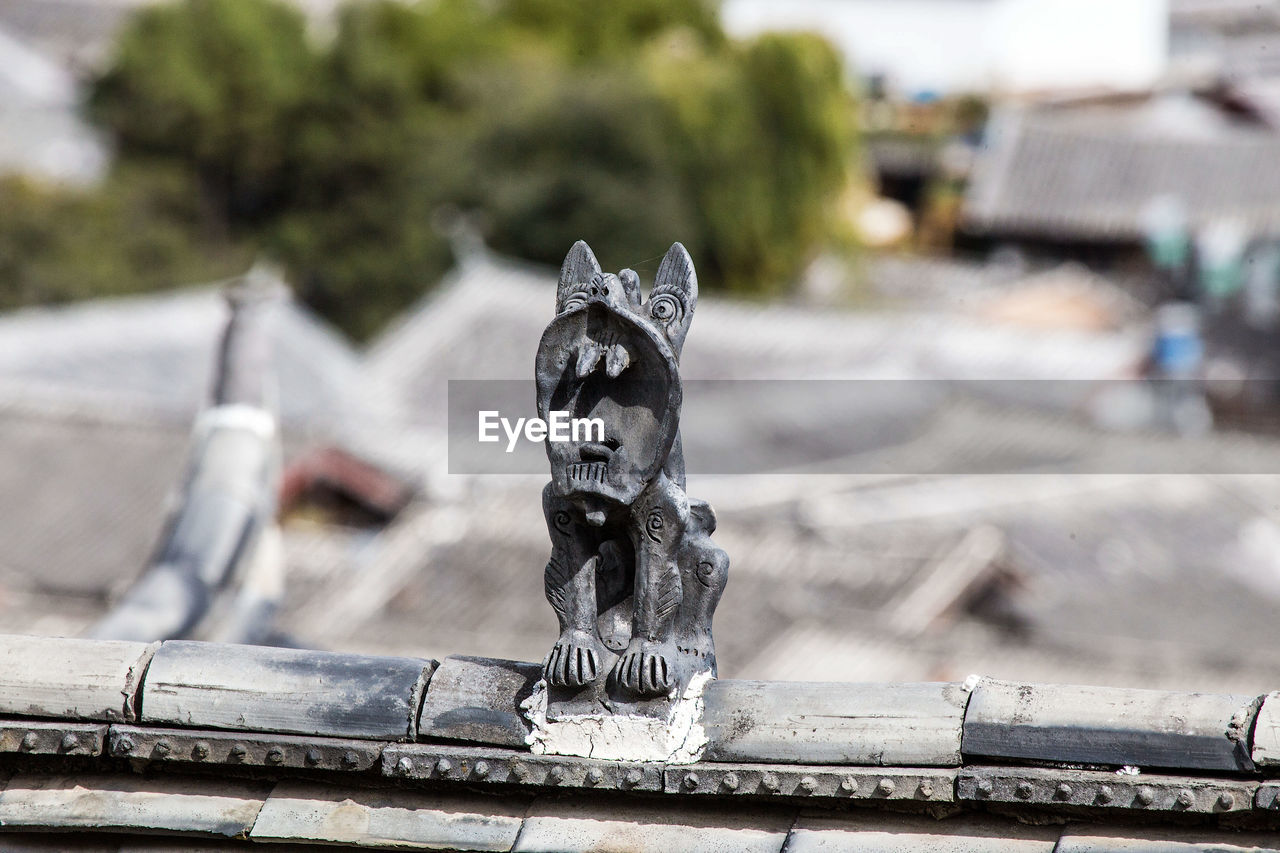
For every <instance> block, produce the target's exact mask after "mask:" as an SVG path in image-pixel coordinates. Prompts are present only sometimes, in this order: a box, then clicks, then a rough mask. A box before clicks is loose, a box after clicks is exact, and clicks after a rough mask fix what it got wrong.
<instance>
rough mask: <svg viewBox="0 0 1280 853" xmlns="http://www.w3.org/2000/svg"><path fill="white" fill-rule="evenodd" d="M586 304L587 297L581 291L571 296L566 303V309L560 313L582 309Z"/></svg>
mask: <svg viewBox="0 0 1280 853" xmlns="http://www.w3.org/2000/svg"><path fill="white" fill-rule="evenodd" d="M586 304H587V295H586V294H585V293H582V292H581V291H579V292H578V293H575V294H573V295H572V296H570V297H569V298H568V299H566V300H565V301H564V307H563V308H561V309H560V313H561V314H563V313H564V312H566V311H572V310H573V309H575V308H581V307H582V306H583V305H586Z"/></svg>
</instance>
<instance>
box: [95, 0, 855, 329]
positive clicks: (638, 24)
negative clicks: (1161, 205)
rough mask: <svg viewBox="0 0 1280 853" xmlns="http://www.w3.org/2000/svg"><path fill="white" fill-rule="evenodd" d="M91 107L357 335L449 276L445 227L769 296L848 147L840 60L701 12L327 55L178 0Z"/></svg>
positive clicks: (624, 15) (513, 6)
mask: <svg viewBox="0 0 1280 853" xmlns="http://www.w3.org/2000/svg"><path fill="white" fill-rule="evenodd" d="M91 105H92V114H93V115H94V116H95V117H96V118H97V120H98V121H99V122H100V123H101V124H102V125H103V126H104V127H105V128H107V129H108V130H109V131H111V133H112V134H113V135H114V136H115V138H116V139H117V141H118V143H119V150H120V152H121V163H122V164H124V165H125V166H128V167H131V168H132V169H134V170H135V171H136V170H137V169H143V168H147V167H149V166H150V165H154V164H162V165H163V166H164V168H172V169H176V170H178V171H180V172H181V171H185V172H186V173H188V174H189V175H190V176H191V180H192V181H194V183H195V185H196V186H198V187H199V196H200V197H201V198H202V199H204V200H206V203H207V205H208V206H209V207H210V208H212V209H213V210H214V211H216V212H217V216H218V217H219V218H220V221H221V223H222V227H223V229H224V231H225V233H226V234H229V235H231V236H232V237H233V238H234V239H236V240H240V241H243V242H245V243H249V244H253V245H257V246H260V247H265V248H267V249H268V250H270V251H272V252H273V253H274V254H276V255H278V256H279V257H280V258H281V259H282V260H284V261H285V262H286V264H287V265H288V267H289V269H290V271H291V273H292V275H293V279H294V281H295V283H296V284H297V285H298V287H299V291H300V293H301V295H302V297H303V298H304V299H305V300H306V301H307V302H309V303H310V304H311V305H312V306H313V307H315V308H316V309H317V310H319V311H321V312H322V313H323V314H325V315H326V316H328V317H329V318H330V319H332V320H333V321H335V322H336V323H337V324H338V325H340V326H341V327H342V328H344V329H346V330H347V331H349V332H350V333H352V334H354V335H356V336H358V337H365V336H368V335H370V334H372V333H374V332H375V331H376V330H377V329H378V328H379V327H380V326H381V325H382V324H384V323H385V322H386V321H387V320H388V319H389V318H390V317H391V316H392V315H394V314H395V313H396V312H398V311H400V310H403V308H404V307H405V306H407V305H409V304H410V303H411V302H413V301H414V300H415V299H416V298H417V297H418V296H419V295H420V294H421V293H423V292H424V291H425V290H426V289H427V287H428V286H429V285H430V284H431V283H432V282H433V281H435V280H437V279H438V278H439V276H440V275H441V273H442V272H443V271H444V270H445V269H446V268H447V266H448V264H449V263H450V257H449V253H448V249H447V246H446V244H445V241H444V239H443V238H442V237H441V235H440V234H438V233H436V231H435V230H434V229H433V227H432V223H433V220H434V219H435V218H436V213H437V212H438V211H440V210H442V209H447V208H452V209H460V210H463V211H465V212H467V213H468V214H471V215H472V218H473V219H475V220H476V221H479V222H480V223H482V225H483V227H484V231H485V237H486V239H487V240H488V242H489V243H490V244H491V245H492V246H493V247H495V248H496V249H498V250H500V251H502V252H506V253H509V254H512V255H516V256H519V257H523V258H528V259H531V260H536V261H543V262H548V263H557V262H558V261H559V260H560V258H561V257H563V253H564V251H565V248H566V247H567V246H569V245H570V244H571V243H572V242H573V241H574V240H576V239H579V238H585V239H587V240H588V241H590V242H591V244H592V246H594V247H595V248H596V249H597V250H598V251H599V252H600V254H601V255H602V256H603V257H604V259H605V261H606V262H607V263H609V264H610V265H621V264H628V265H632V266H636V267H638V268H640V269H641V270H645V269H647V267H646V263H648V264H650V266H652V264H653V263H656V259H657V258H658V257H660V256H661V254H662V253H663V252H664V251H665V249H666V247H667V246H668V245H670V243H671V242H672V241H673V240H677V239H678V240H682V241H683V242H685V243H686V245H688V246H689V248H690V250H691V251H692V252H693V254H694V257H695V259H696V260H697V261H698V265H699V272H700V278H701V280H702V282H703V284H704V286H705V287H707V288H708V289H715V288H716V287H723V288H728V289H731V290H733V291H735V292H739V293H769V292H776V291H777V290H779V289H781V288H783V287H785V286H786V285H787V283H788V282H789V281H790V280H792V279H793V278H794V276H795V274H796V273H797V272H798V271H799V270H800V269H801V267H802V266H803V264H804V263H805V262H806V260H807V259H808V258H809V257H810V256H811V255H812V253H813V252H814V251H815V250H816V249H817V247H819V246H820V245H822V243H823V242H824V241H825V240H827V239H828V237H829V236H830V233H831V230H832V225H833V218H832V209H833V201H834V200H835V198H836V197H837V196H838V195H839V194H840V193H841V191H842V190H843V189H844V187H845V185H846V183H847V180H848V162H849V159H850V155H851V146H852V139H853V134H852V127H851V124H850V121H851V116H852V115H853V112H852V109H851V105H850V103H849V95H848V92H847V90H846V88H845V85H844V80H843V70H842V68H841V65H840V62H839V60H838V57H837V56H836V54H835V53H834V51H833V50H832V49H831V48H830V46H829V45H827V44H826V43H825V42H824V41H822V40H821V39H819V38H817V37H813V36H781V35H779V36H767V37H764V38H760V39H756V40H753V41H751V42H747V43H740V42H736V41H734V40H732V39H729V38H728V37H727V36H726V35H725V34H724V32H723V30H722V29H721V28H720V25H719V22H718V20H717V17H716V13H715V9H714V7H713V6H712V5H711V4H710V3H709V2H707V0H615V2H612V3H608V4H596V3H581V2H577V0H433V2H420V3H414V4H406V3H400V2H392V0H372V2H358V3H352V4H350V5H349V6H347V7H346V8H345V9H344V10H343V11H342V13H341V15H340V17H339V19H338V22H337V27H336V30H335V32H334V33H333V34H332V37H331V38H330V39H328V40H327V41H325V42H324V43H319V42H317V41H315V40H313V39H310V38H309V37H308V34H307V31H306V28H305V26H304V22H303V20H302V19H301V17H300V16H299V15H298V13H297V12H295V11H294V10H293V9H292V8H291V7H289V6H287V5H285V4H284V3H283V2H282V0H185V2H182V3H177V4H171V5H165V6H158V7H152V8H147V9H145V10H143V11H142V12H140V13H139V14H138V16H137V17H136V18H135V20H134V22H133V24H132V25H131V26H130V27H128V28H127V29H126V31H125V33H124V35H123V36H122V37H121V41H120V43H119V46H118V51H117V54H116V58H115V61H114V63H113V64H112V66H111V68H110V69H109V70H108V71H107V73H105V74H104V75H103V77H102V78H101V80H100V81H98V83H97V85H96V86H95V89H94V93H93V96H92V99H91ZM122 174H123V173H122Z"/></svg>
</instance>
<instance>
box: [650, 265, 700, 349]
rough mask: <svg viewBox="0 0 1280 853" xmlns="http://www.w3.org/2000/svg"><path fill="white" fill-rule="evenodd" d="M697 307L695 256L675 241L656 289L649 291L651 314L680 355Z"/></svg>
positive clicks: (659, 270) (659, 273) (661, 268)
mask: <svg viewBox="0 0 1280 853" xmlns="http://www.w3.org/2000/svg"><path fill="white" fill-rule="evenodd" d="M696 307H698V274H697V273H696V272H694V269H693V259H692V258H690V257H689V252H688V251H687V250H686V249H685V247H684V246H682V245H680V244H679V243H672V244H671V248H670V249H668V250H667V254H666V255H665V256H664V257H663V258H662V263H661V264H659V265H658V276H657V278H655V279H654V282H653V290H651V291H649V302H648V308H649V316H650V317H652V318H653V321H654V322H655V323H656V324H657V325H658V326H659V327H662V328H665V330H666V333H667V339H668V340H670V341H671V345H672V346H673V347H675V350H676V353H677V354H679V352H680V348H681V347H682V346H683V345H684V337H685V335H687V334H688V333H689V324H690V323H692V322H693V310H694V309H695V308H696Z"/></svg>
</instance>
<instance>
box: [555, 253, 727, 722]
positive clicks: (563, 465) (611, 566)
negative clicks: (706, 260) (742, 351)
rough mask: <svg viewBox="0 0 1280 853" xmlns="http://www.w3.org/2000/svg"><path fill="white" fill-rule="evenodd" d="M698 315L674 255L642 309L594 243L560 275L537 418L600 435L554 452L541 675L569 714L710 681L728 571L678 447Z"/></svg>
mask: <svg viewBox="0 0 1280 853" xmlns="http://www.w3.org/2000/svg"><path fill="white" fill-rule="evenodd" d="M697 302H698V280H697V276H696V274H695V273H694V269H693V262H692V260H690V258H689V253H688V252H687V251H685V248H684V246H682V245H680V244H679V243H676V244H675V245H673V246H672V247H671V249H670V250H669V251H668V252H667V254H666V256H665V257H664V258H663V259H662V263H661V265H660V266H659V267H658V273H657V277H656V280H655V281H654V285H653V288H652V290H651V291H650V292H649V297H648V300H647V301H646V300H644V299H643V298H642V295H641V292H640V280H639V276H637V275H636V273H635V272H634V271H633V270H629V269H624V270H622V271H621V272H620V273H618V274H617V275H612V274H607V273H604V272H602V271H601V269H600V264H599V263H598V262H597V261H596V258H595V255H594V254H592V252H591V249H590V248H589V247H588V246H587V244H586V243H584V242H581V241H579V242H577V243H575V244H574V246H573V248H572V249H570V250H569V254H568V256H567V257H566V258H565V261H564V266H563V267H562V269H561V271H560V281H559V285H558V287H557V291H556V316H555V318H554V319H553V320H552V321H551V323H550V324H549V325H548V326H547V328H546V331H544V332H543V335H542V341H541V343H540V344H539V346H538V355H537V363H536V378H537V393H538V414H539V415H540V416H541V417H542V418H543V419H548V418H549V415H550V413H551V412H568V413H569V415H570V416H571V417H572V418H590V419H598V420H599V421H601V422H603V425H604V432H603V435H599V434H598V432H597V433H596V434H594V435H593V434H591V431H590V430H583V431H581V432H580V433H579V434H577V435H576V436H574V437H573V440H571V441H553V440H550V439H549V440H548V441H547V443H546V447H547V456H548V457H549V459H550V461H551V482H550V483H549V484H548V485H547V487H546V489H545V490H544V491H543V511H544V512H545V514H546V519H547V527H548V530H549V532H550V534H551V559H550V560H549V561H548V563H547V568H546V594H547V600H548V601H550V602H551V606H552V607H553V608H554V609H555V611H556V615H557V616H558V617H559V621H560V638H559V640H557V641H556V644H555V646H554V647H553V648H552V650H551V652H550V654H548V656H547V658H546V662H545V664H544V675H545V679H546V682H547V685H548V693H549V696H548V698H549V700H550V702H552V703H559V704H560V707H561V708H566V707H572V706H573V705H574V703H577V704H578V707H580V708H587V709H594V710H595V711H597V712H598V711H599V710H600V706H601V704H603V705H604V707H605V708H606V709H607V710H610V711H615V712H616V711H619V710H637V711H639V712H642V713H643V712H645V710H646V708H645V707H644V705H645V704H646V700H653V699H658V698H661V699H662V700H663V701H662V702H660V703H657V704H658V705H664V704H665V700H666V699H667V698H677V697H679V696H680V695H681V693H682V692H683V690H684V688H685V687H686V686H687V685H688V684H689V681H690V679H692V678H693V676H695V675H697V674H699V673H710V674H712V675H714V673H715V666H716V659H715V647H714V645H713V643H712V639H711V618H712V615H713V613H714V612H715V607H716V603H717V601H719V599H720V594H721V593H722V592H723V590H724V585H725V581H726V579H727V576H728V568H729V558H728V556H727V555H726V554H725V552H724V551H722V550H721V549H720V548H717V547H716V546H715V545H714V544H713V543H712V542H711V538H710V537H711V534H712V532H714V531H715V527H716V518H715V513H714V512H713V511H712V509H711V507H710V506H709V505H708V504H707V503H705V502H703V501H698V500H691V499H689V498H688V497H687V496H686V495H685V491H684V488H685V472H684V458H683V455H682V453H681V450H680V434H679V423H680V404H681V399H682V389H681V384H680V374H679V362H680V350H681V347H682V345H683V344H684V339H685V335H686V334H688V331H689V325H690V323H691V322H692V320H693V312H694V308H695V307H696V306H697ZM649 704H650V705H652V704H653V703H649ZM653 710H655V711H656V710H657V708H653Z"/></svg>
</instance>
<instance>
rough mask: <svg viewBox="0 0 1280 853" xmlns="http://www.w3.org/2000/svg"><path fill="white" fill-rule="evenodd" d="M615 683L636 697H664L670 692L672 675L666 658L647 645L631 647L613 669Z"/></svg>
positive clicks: (672, 680) (672, 681)
mask: <svg viewBox="0 0 1280 853" xmlns="http://www.w3.org/2000/svg"><path fill="white" fill-rule="evenodd" d="M613 674H614V677H615V678H616V679H617V683H618V684H619V685H620V686H621V687H622V688H623V689H624V690H626V691H627V692H629V693H633V694H635V695H637V696H664V695H666V694H667V693H670V692H671V687H672V685H673V683H674V675H675V673H674V672H672V669H671V665H670V664H669V663H668V661H667V656H666V655H665V654H663V653H662V652H661V651H659V650H658V649H657V648H655V647H652V646H648V645H647V644H646V645H644V646H641V647H640V648H636V647H635V646H632V647H631V648H629V649H627V651H626V653H625V654H623V656H622V657H621V658H619V659H618V663H617V664H616V665H615V666H614V668H613Z"/></svg>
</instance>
